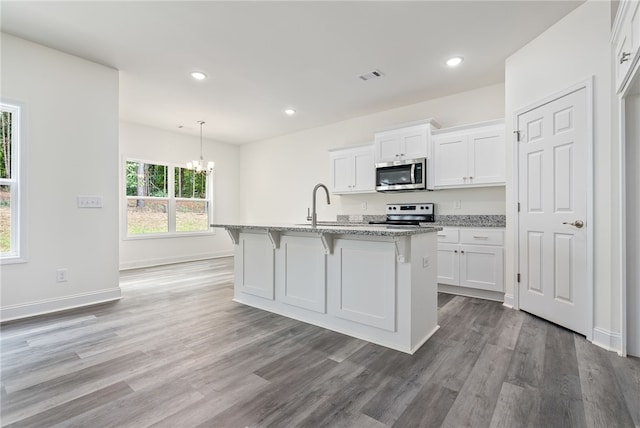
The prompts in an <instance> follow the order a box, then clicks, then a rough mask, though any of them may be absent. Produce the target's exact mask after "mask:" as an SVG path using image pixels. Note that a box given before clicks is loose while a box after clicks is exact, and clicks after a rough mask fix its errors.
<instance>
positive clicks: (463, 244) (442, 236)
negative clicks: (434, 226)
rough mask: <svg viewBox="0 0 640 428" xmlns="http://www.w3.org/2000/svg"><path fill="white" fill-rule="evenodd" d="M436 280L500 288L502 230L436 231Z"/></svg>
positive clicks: (491, 288)
mask: <svg viewBox="0 0 640 428" xmlns="http://www.w3.org/2000/svg"><path fill="white" fill-rule="evenodd" d="M438 283H439V284H447V285H457V286H461V287H468V288H476V289H480V290H489V291H498V292H504V230H502V229H467V228H449V227H446V228H444V229H443V230H442V231H440V232H438Z"/></svg>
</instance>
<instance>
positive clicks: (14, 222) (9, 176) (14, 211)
mask: <svg viewBox="0 0 640 428" xmlns="http://www.w3.org/2000/svg"><path fill="white" fill-rule="evenodd" d="M0 114H1V124H0V134H1V135H0V258H1V259H2V261H8V260H12V259H13V260H17V259H19V258H20V250H21V249H20V180H19V178H20V174H19V161H18V159H19V157H18V156H19V151H20V107H19V106H17V105H11V104H5V103H1V104H0Z"/></svg>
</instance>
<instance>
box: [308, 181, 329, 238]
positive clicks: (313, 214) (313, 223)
mask: <svg viewBox="0 0 640 428" xmlns="http://www.w3.org/2000/svg"><path fill="white" fill-rule="evenodd" d="M321 187H322V188H323V189H324V192H325V193H326V194H327V205H331V200H329V189H327V186H325V185H324V184H316V187H314V188H313V194H312V195H311V227H312V228H314V229H315V228H316V226H317V225H318V213H316V192H317V191H318V189H319V188H321Z"/></svg>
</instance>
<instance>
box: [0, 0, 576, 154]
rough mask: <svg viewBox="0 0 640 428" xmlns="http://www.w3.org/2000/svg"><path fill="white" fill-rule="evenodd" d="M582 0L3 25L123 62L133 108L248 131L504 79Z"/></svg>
mask: <svg viewBox="0 0 640 428" xmlns="http://www.w3.org/2000/svg"><path fill="white" fill-rule="evenodd" d="M580 3H581V1H577V0H572V1H555V0H554V1H493V2H492V1H482V0H475V1H413V2H399V1H390V2H381V1H371V2H368V1H367V2H365V1H360V2H328V1H319V2H303V1H299V2H293V1H291V2H269V1H268V2H242V1H240V2H239V1H235V2H213V1H195V2H185V1H160V2H155V1H106V2H95V1H74V2H57V1H44V2H32V1H3V2H2V14H1V15H2V16H1V26H2V31H3V32H7V33H10V34H14V35H16V36H18V37H22V38H25V39H28V40H32V41H35V42H37V43H40V44H43V45H46V46H50V47H53V48H56V49H59V50H61V51H64V52H68V53H71V54H74V55H77V56H80V57H83V58H87V59H89V60H92V61H95V62H98V63H101V64H104V65H108V66H110V67H114V68H116V69H118V70H120V117H121V118H122V119H123V120H126V121H131V122H137V123H141V124H146V125H149V126H153V127H157V128H163V129H170V130H174V131H177V132H186V133H192V134H197V133H198V125H197V123H196V122H197V121H198V120H204V121H206V125H205V126H204V135H205V137H207V138H211V139H214V140H218V141H225V142H229V143H238V144H241V143H246V142H251V141H257V140H262V139H265V138H269V137H274V136H278V135H282V134H287V133H291V132H294V131H297V130H301V129H306V128H312V127H316V126H321V125H325V124H329V123H333V122H337V121H341V120H345V119H349V118H352V117H357V116H362V115H365V114H370V113H373V112H377V111H382V110H387V109H391V108H394V107H399V106H403V105H407V104H411V103H416V102H419V101H423V100H426V99H430V98H435V97H439V96H443V95H448V94H453V93H456V92H462V91H466V90H469V89H473V88H478V87H482V86H486V85H490V84H494V83H499V82H502V81H504V60H505V59H506V58H507V57H508V56H509V55H510V54H512V53H513V52H515V51H516V50H518V49H519V48H520V47H521V46H523V45H524V44H526V43H527V42H529V41H530V40H532V39H533V38H535V37H536V36H537V35H539V34H540V33H542V32H543V31H544V30H545V29H547V28H548V27H550V26H551V25H552V24H554V23H555V22H557V21H558V20H559V19H560V18H562V17H563V16H565V15H566V14H567V13H569V12H570V11H571V10H573V9H575V8H576V7H577V6H578V5H579V4H580ZM453 55H461V56H463V57H464V58H465V61H464V62H463V64H462V65H461V66H460V67H458V68H457V69H448V68H447V67H446V66H445V65H444V61H445V60H446V59H447V58H448V57H450V56H453ZM374 69H380V70H381V71H382V72H384V73H385V77H383V78H381V79H378V80H372V81H367V82H364V81H361V80H360V79H358V77H357V76H358V75H359V74H362V73H365V72H368V71H371V70H374ZM193 70H201V71H204V72H206V73H207V74H208V75H209V78H208V79H206V80H205V81H202V82H196V81H194V80H193V79H192V78H191V77H190V76H189V73H190V72H191V71H193ZM287 107H293V108H295V109H296V110H297V111H298V114H296V115H295V116H293V117H289V116H285V115H284V114H283V110H284V109H285V108H287ZM178 125H184V128H182V129H178V128H177V126H178Z"/></svg>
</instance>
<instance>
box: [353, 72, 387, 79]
mask: <svg viewBox="0 0 640 428" xmlns="http://www.w3.org/2000/svg"><path fill="white" fill-rule="evenodd" d="M383 76H384V73H383V72H382V71H380V70H373V71H370V72H368V73H364V74H361V75H360V76H358V78H359V79H360V80H372V79H379V78H381V77H383Z"/></svg>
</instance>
